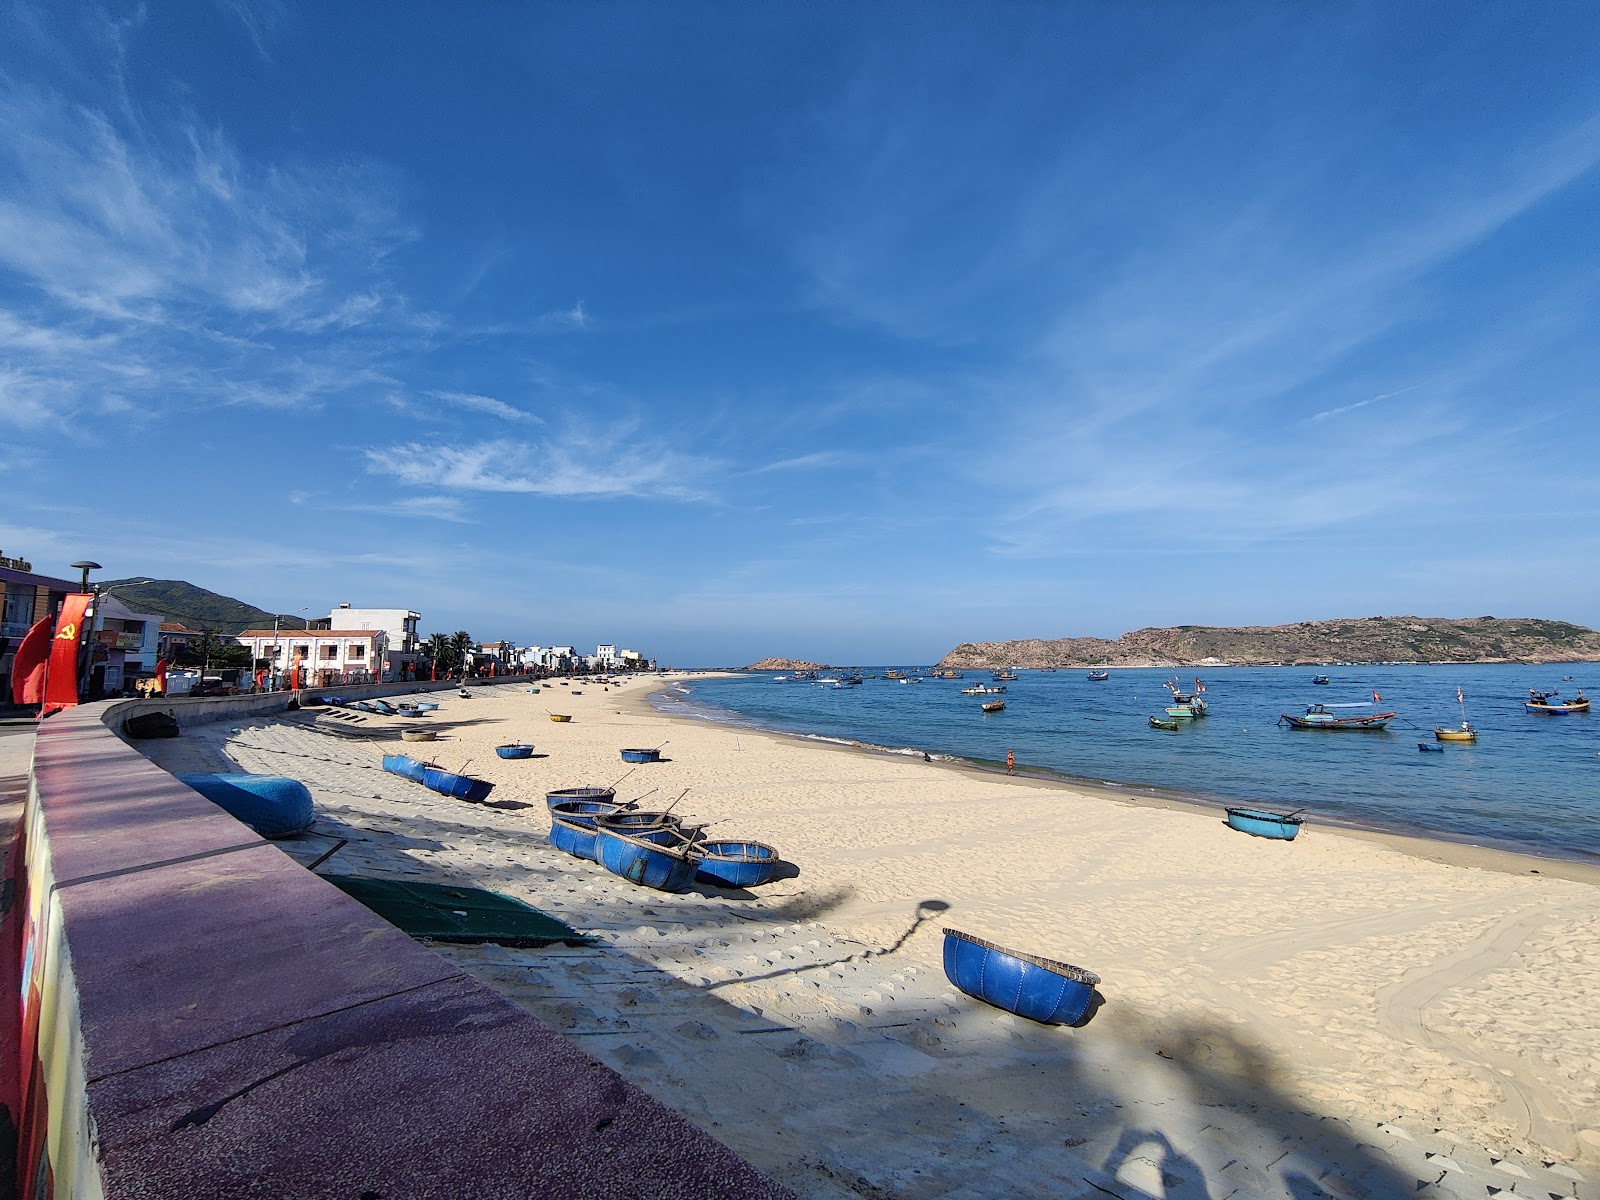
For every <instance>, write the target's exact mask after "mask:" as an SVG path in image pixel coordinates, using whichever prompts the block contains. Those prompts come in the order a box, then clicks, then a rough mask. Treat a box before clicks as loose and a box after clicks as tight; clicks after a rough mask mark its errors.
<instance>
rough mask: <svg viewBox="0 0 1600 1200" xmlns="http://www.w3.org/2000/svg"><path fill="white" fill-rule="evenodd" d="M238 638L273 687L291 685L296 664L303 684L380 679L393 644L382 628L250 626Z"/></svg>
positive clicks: (333, 684) (324, 685)
mask: <svg viewBox="0 0 1600 1200" xmlns="http://www.w3.org/2000/svg"><path fill="white" fill-rule="evenodd" d="M234 640H235V641H237V642H238V643H239V644H240V645H241V646H243V647H244V648H245V649H247V650H249V651H250V658H251V662H252V665H253V666H254V667H257V668H259V669H264V670H266V671H267V672H268V673H269V675H270V676H271V679H270V680H269V684H270V686H274V687H285V686H287V682H286V681H287V680H288V679H289V676H290V673H291V672H292V671H293V670H294V668H295V667H297V666H298V667H299V668H300V671H301V681H300V684H301V686H302V687H334V686H337V685H338V684H341V683H377V682H381V679H382V672H383V669H384V662H385V657H384V656H385V654H386V652H387V650H388V646H389V635H388V633H386V632H385V631H384V630H382V629H310V630H299V629H280V630H277V631H274V630H271V629H247V630H245V631H244V632H243V633H241V634H240V635H239V636H238V637H237V638H236V639H234Z"/></svg>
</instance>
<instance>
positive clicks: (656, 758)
mask: <svg viewBox="0 0 1600 1200" xmlns="http://www.w3.org/2000/svg"><path fill="white" fill-rule="evenodd" d="M619 753H620V754H621V755H622V761H623V762H625V763H653V762H660V761H661V747H660V746H652V747H646V748H643V749H641V748H637V747H635V748H630V749H627V750H622V751H619Z"/></svg>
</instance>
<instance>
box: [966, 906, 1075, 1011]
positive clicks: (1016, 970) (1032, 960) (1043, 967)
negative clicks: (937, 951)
mask: <svg viewBox="0 0 1600 1200" xmlns="http://www.w3.org/2000/svg"><path fill="white" fill-rule="evenodd" d="M944 974H945V978H946V979H948V980H949V981H950V982H951V983H953V984H955V985H956V987H958V988H960V989H961V990H962V991H963V992H965V993H966V994H967V995H969V996H972V997H973V998H974V999H978V1000H982V1001H983V1002H984V1003H985V1004H992V1005H994V1006H995V1007H996V1008H1002V1009H1004V1010H1005V1011H1006V1012H1010V1013H1016V1014H1017V1016H1019V1017H1027V1018H1028V1019H1029V1020H1030V1021H1039V1022H1041V1023H1043V1024H1045V1025H1074V1024H1076V1023H1077V1022H1078V1021H1080V1020H1082V1019H1083V1014H1084V1012H1085V1011H1087V1009H1088V1007H1089V1001H1090V999H1091V998H1092V997H1093V996H1094V989H1095V985H1096V984H1097V983H1099V982H1100V976H1098V975H1096V974H1095V973H1094V972H1093V971H1085V970H1084V969H1083V968H1082V967H1074V966H1071V965H1069V964H1067V963H1062V962H1055V961H1053V960H1051V959H1048V958H1039V957H1037V956H1035V955H1032V954H1022V953H1019V952H1018V951H1016V950H1007V949H1005V948H1004V947H1002V946H996V945H995V944H994V943H993V942H986V941H984V940H983V939H982V938H979V937H973V936H972V935H971V934H970V933H962V932H961V931H960V930H959V929H946V930H945V931H944Z"/></svg>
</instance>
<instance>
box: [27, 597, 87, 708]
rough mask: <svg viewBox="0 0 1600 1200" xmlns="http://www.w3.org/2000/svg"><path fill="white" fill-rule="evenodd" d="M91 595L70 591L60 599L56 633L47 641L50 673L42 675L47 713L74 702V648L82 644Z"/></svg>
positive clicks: (75, 679) (75, 685) (76, 669)
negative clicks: (59, 613) (48, 642)
mask: <svg viewBox="0 0 1600 1200" xmlns="http://www.w3.org/2000/svg"><path fill="white" fill-rule="evenodd" d="M93 602H94V597H93V596H92V595H90V594H89V593H88V592H73V593H72V594H71V595H69V596H68V597H67V598H66V599H65V600H64V601H62V603H61V615H60V616H59V617H57V618H56V636H55V639H54V640H53V641H52V642H51V643H50V673H49V674H48V675H46V676H45V685H44V687H45V694H44V709H43V711H42V712H41V713H40V714H39V715H40V716H45V717H48V716H49V715H50V714H51V713H53V712H59V711H60V710H61V709H63V708H71V707H72V706H73V705H75V704H76V703H78V649H79V647H80V646H81V645H82V640H83V625H84V617H85V616H86V615H87V613H88V611H89V605H90V604H92V603H93Z"/></svg>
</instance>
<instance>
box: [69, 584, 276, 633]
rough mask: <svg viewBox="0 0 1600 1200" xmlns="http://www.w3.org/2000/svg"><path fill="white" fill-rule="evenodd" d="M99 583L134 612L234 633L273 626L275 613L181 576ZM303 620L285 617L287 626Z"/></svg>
mask: <svg viewBox="0 0 1600 1200" xmlns="http://www.w3.org/2000/svg"><path fill="white" fill-rule="evenodd" d="M100 586H101V587H102V588H104V589H108V590H110V591H112V592H113V593H114V594H115V596H116V598H117V599H118V600H120V601H121V602H122V603H123V604H125V605H127V606H128V607H129V608H131V609H133V610H134V611H135V612H147V613H159V614H161V616H163V617H165V618H166V619H167V620H169V621H175V622H177V623H178V624H180V625H185V626H187V627H188V628H190V629H209V630H211V631H212V632H213V633H229V634H233V633H243V632H244V631H245V630H246V629H271V628H272V622H273V616H274V615H273V614H272V613H269V612H266V611H265V610H263V609H259V608H257V607H256V606H255V605H253V604H246V603H245V602H244V601H243V600H235V599H234V598H233V597H232V596H223V595H219V594H218V593H216V592H208V591H206V589H205V588H203V587H196V586H195V585H194V584H192V583H186V582H184V581H183V580H181V579H113V580H111V582H109V583H103V584H101V585H100ZM302 623H303V622H302V620H301V618H300V617H298V616H295V617H287V618H284V624H285V626H288V625H291V624H292V625H295V626H297V627H298V626H299V625H300V624H302Z"/></svg>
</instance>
